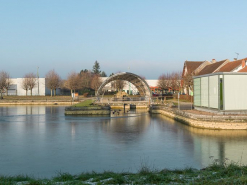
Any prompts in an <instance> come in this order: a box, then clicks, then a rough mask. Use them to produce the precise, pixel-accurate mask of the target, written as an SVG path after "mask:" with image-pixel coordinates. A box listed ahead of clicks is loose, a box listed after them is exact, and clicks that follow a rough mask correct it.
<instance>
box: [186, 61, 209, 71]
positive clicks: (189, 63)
mask: <svg viewBox="0 0 247 185" xmlns="http://www.w3.org/2000/svg"><path fill="white" fill-rule="evenodd" d="M203 62H205V61H185V65H186V66H187V70H188V73H192V72H193V71H195V70H196V69H197V68H198V67H199V66H200V65H201V64H202V63H203Z"/></svg>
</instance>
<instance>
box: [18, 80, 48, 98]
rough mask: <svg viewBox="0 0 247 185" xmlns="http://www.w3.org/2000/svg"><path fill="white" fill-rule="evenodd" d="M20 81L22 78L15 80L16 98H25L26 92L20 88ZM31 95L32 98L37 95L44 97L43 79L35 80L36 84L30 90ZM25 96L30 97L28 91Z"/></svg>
mask: <svg viewBox="0 0 247 185" xmlns="http://www.w3.org/2000/svg"><path fill="white" fill-rule="evenodd" d="M22 81H23V78H17V79H16V84H17V95H18V96H25V95H26V91H25V90H24V89H23V88H22ZM32 94H33V96H37V95H40V96H45V78H39V79H37V83H36V85H35V87H34V88H33V90H32ZM27 95H28V96H30V95H31V91H30V90H28V91H27Z"/></svg>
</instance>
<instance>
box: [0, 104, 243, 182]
mask: <svg viewBox="0 0 247 185" xmlns="http://www.w3.org/2000/svg"><path fill="white" fill-rule="evenodd" d="M246 145H247V131H219V130H205V129H195V128H191V127H188V126H185V125H183V124H180V123H178V122H175V121H173V120H171V119H167V118H166V117H164V116H161V115H149V114H148V113H147V112H143V111H141V112H139V111H137V112H129V113H126V114H123V111H121V113H120V114H119V115H116V113H115V114H113V115H112V116H111V117H104V116H97V117H89V116H84V117H83V116H65V115H64V107H60V106H57V107H56V106H53V107H49V106H8V107H0V175H17V174H27V175H33V176H35V177H48V178H49V177H52V176H55V175H57V173H58V172H69V173H71V174H79V173H81V172H91V171H95V172H103V171H105V170H106V171H109V170H110V171H114V172H123V171H129V172H137V171H138V170H139V169H140V168H141V167H143V166H145V167H149V168H150V169H163V168H168V169H175V168H176V169H177V168H180V169H181V168H185V167H193V168H203V167H206V166H208V165H209V164H211V163H212V160H213V159H217V160H218V161H224V160H225V159H229V160H227V161H230V160H232V161H234V162H238V163H241V164H247V150H246Z"/></svg>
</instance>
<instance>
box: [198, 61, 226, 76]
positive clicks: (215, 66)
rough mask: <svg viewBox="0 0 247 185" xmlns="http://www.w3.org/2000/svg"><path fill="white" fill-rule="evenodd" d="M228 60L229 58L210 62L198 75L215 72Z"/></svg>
mask: <svg viewBox="0 0 247 185" xmlns="http://www.w3.org/2000/svg"><path fill="white" fill-rule="evenodd" d="M226 61H227V59H226V60H222V61H219V62H215V63H213V64H210V65H207V66H206V67H204V68H203V69H202V70H201V71H200V72H199V73H198V74H197V75H205V74H210V73H213V72H215V70H217V69H218V68H219V67H220V66H221V65H222V64H224V62H226Z"/></svg>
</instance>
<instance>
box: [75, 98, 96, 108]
mask: <svg viewBox="0 0 247 185" xmlns="http://www.w3.org/2000/svg"><path fill="white" fill-rule="evenodd" d="M88 106H97V105H95V104H94V100H93V99H88V100H85V101H83V102H80V103H77V104H75V105H73V107H88Z"/></svg>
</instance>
